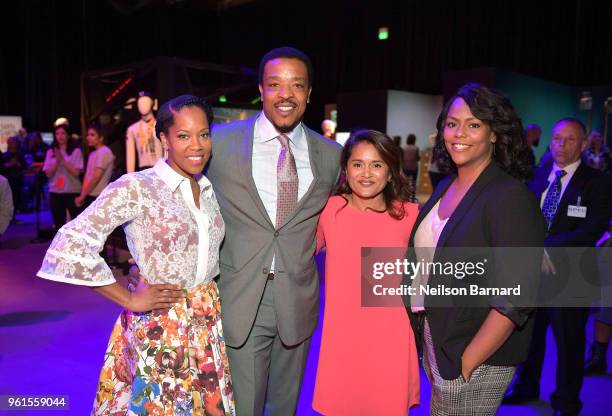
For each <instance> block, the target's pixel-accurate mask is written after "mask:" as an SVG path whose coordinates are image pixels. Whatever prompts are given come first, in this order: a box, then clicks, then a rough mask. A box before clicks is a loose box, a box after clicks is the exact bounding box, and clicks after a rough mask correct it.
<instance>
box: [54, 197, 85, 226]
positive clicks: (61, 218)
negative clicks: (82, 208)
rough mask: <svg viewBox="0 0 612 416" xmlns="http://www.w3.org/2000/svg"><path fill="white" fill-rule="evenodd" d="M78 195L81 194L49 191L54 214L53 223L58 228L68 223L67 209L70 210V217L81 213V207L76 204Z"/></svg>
mask: <svg viewBox="0 0 612 416" xmlns="http://www.w3.org/2000/svg"><path fill="white" fill-rule="evenodd" d="M77 196H79V194H77V193H65V194H64V193H56V192H49V207H50V208H51V215H52V216H53V225H54V227H55V228H56V229H59V228H61V226H62V225H64V224H66V210H68V212H70V218H72V219H74V218H75V217H76V216H77V215H79V209H78V208H77V206H76V205H75V204H74V198H76V197H77Z"/></svg>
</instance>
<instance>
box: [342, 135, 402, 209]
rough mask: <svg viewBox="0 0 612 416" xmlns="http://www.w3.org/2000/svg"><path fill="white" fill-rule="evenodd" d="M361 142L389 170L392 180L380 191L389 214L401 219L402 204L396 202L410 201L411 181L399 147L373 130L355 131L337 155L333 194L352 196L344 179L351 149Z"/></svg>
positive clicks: (385, 136)
mask: <svg viewBox="0 0 612 416" xmlns="http://www.w3.org/2000/svg"><path fill="white" fill-rule="evenodd" d="M360 143H369V144H371V145H372V146H374V148H375V149H376V151H377V152H378V153H379V154H380V157H381V158H382V160H383V162H385V164H386V165H387V166H388V167H389V173H390V174H391V180H390V181H389V183H387V186H385V189H383V197H384V200H385V206H386V209H387V212H388V213H389V215H391V216H392V217H393V218H395V219H397V220H401V219H402V218H404V215H405V211H404V205H403V204H397V202H409V201H410V200H411V198H412V193H411V191H410V182H409V180H408V177H407V176H406V175H405V174H404V172H403V171H402V155H401V150H400V148H399V147H398V146H397V145H396V144H395V142H394V141H393V140H392V139H391V138H390V137H389V136H387V135H386V134H384V133H381V132H379V131H376V130H357V131H355V132H354V133H352V134H351V136H350V137H349V138H348V140H347V141H346V143H345V144H344V147H343V148H342V153H341V154H340V170H341V175H340V179H339V180H338V184H337V185H336V189H335V191H334V195H341V196H342V195H346V194H351V193H352V190H351V188H350V187H349V184H348V181H347V180H346V170H347V167H348V161H349V159H350V157H351V154H352V153H353V148H354V147H355V146H357V145H358V144H360Z"/></svg>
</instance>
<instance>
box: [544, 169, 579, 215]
mask: <svg viewBox="0 0 612 416" xmlns="http://www.w3.org/2000/svg"><path fill="white" fill-rule="evenodd" d="M580 162H581V160H580V159H578V160H577V161H575V162H574V163H572V164H570V165H567V166H566V167H564V168H560V167H559V166H558V165H557V163H553V168H552V170H551V171H550V174H549V175H548V187H547V188H546V190H545V191H544V192H542V198H540V208H542V207H543V206H544V201H545V200H546V195H548V190H549V189H550V185H552V184H553V182H554V180H555V178H556V175H557V171H560V170H564V171H565V172H566V175H565V176H563V177H562V178H561V194H560V195H559V201H561V198H563V193H564V192H565V189H566V188H567V184H568V183H569V182H570V181H571V180H572V176H574V173H576V169H578V166H580Z"/></svg>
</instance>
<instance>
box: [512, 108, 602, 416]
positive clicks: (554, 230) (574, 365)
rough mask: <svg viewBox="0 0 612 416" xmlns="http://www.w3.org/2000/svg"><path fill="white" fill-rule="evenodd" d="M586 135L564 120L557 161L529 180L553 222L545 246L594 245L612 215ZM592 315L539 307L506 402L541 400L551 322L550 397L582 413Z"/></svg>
mask: <svg viewBox="0 0 612 416" xmlns="http://www.w3.org/2000/svg"><path fill="white" fill-rule="evenodd" d="M586 136H587V135H586V129H585V127H584V125H583V124H582V122H580V121H579V120H576V119H573V118H564V119H561V120H559V121H558V122H557V123H555V125H554V126H553V129H552V135H551V144H550V149H551V156H552V159H553V164H552V166H551V165H547V166H541V167H540V168H539V169H538V171H536V175H535V177H534V179H533V180H532V182H531V184H530V188H531V190H532V191H533V192H534V194H535V195H536V196H537V197H538V198H540V206H541V208H542V213H543V214H544V217H545V218H546V220H547V222H548V234H547V237H546V240H545V243H544V244H545V246H546V247H594V246H595V242H596V241H597V239H598V238H599V237H600V236H601V234H602V233H603V231H604V230H605V228H606V224H607V221H608V219H609V218H610V214H611V210H612V208H611V201H610V194H611V192H612V190H611V187H610V183H609V180H608V178H607V177H606V176H605V175H603V174H601V173H599V172H597V171H595V170H594V169H591V168H589V167H588V166H586V164H584V163H582V162H581V159H580V155H581V153H582V151H583V150H584V148H585V147H586V145H587V142H586ZM576 207H578V208H576ZM556 267H559V264H557V265H556ZM542 273H543V276H542V278H543V279H554V278H555V276H554V275H555V273H556V271H555V261H554V257H553V260H551V259H550V258H549V257H548V256H544V260H543V262H542ZM587 318H588V309H587V308H577V307H574V308H571V307H550V308H540V309H539V310H538V312H537V316H536V323H535V329H534V333H533V339H532V341H531V347H530V351H529V357H528V359H527V361H526V362H525V363H524V364H523V365H522V366H521V368H520V369H519V371H518V372H517V376H516V379H515V382H514V384H513V385H512V386H511V388H510V389H509V391H508V393H507V394H506V397H505V398H504V403H506V404H512V403H520V402H523V401H528V400H537V399H538V398H539V394H540V388H539V382H540V376H541V373H542V364H543V360H544V352H545V347H546V344H545V338H546V329H547V328H548V325H549V324H550V325H551V326H552V330H553V333H554V336H555V341H556V344H557V356H558V361H557V377H556V382H557V385H556V390H555V391H554V392H553V393H552V395H551V398H550V399H551V405H552V407H553V408H554V409H555V414H556V415H557V414H558V415H576V414H578V413H579V412H580V409H581V407H582V403H581V402H580V398H579V395H580V389H581V388H582V381H583V367H584V349H585V342H586V339H585V327H586V321H587Z"/></svg>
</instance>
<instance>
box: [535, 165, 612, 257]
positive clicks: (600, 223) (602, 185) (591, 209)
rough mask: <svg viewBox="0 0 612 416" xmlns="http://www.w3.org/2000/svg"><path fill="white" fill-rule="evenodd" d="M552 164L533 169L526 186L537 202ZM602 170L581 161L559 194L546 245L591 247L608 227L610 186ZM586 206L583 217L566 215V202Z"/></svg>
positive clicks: (611, 191)
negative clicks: (584, 216) (560, 194)
mask: <svg viewBox="0 0 612 416" xmlns="http://www.w3.org/2000/svg"><path fill="white" fill-rule="evenodd" d="M551 170H552V165H548V166H544V167H541V168H539V169H537V170H536V172H535V175H534V178H533V180H532V181H531V183H530V184H529V188H530V189H531V191H532V192H533V193H534V195H535V196H536V198H537V200H538V204H539V203H540V200H541V197H542V193H543V192H544V191H545V190H546V188H547V187H548V176H549V175H550V172H551ZM610 182H611V181H610V178H608V177H607V176H606V175H604V174H603V173H601V172H599V171H597V170H595V169H593V168H590V167H589V166H587V165H586V163H584V162H582V163H580V165H579V166H578V169H576V172H574V175H573V176H572V179H571V180H570V182H569V183H568V184H567V188H566V189H565V191H564V192H563V195H562V196H561V200H560V201H559V205H558V207H557V213H556V214H555V217H554V218H553V221H552V224H551V226H550V230H549V231H548V235H547V236H546V240H545V243H544V244H545V246H546V247H594V246H595V243H596V242H597V240H598V239H599V238H600V237H601V236H602V234H603V233H604V231H605V230H606V229H607V227H608V221H609V220H610V217H611V216H612V203H611V198H612V186H611V183H610ZM579 197H580V205H581V206H584V207H587V213H586V218H576V217H570V216H568V215H567V209H568V206H569V205H576V203H577V201H578V198H579Z"/></svg>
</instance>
